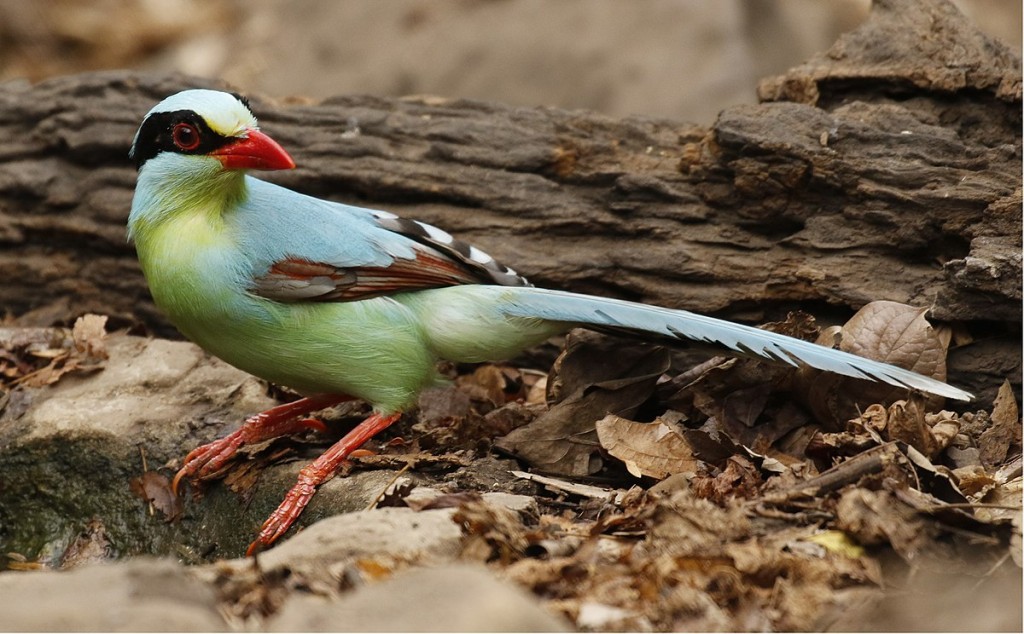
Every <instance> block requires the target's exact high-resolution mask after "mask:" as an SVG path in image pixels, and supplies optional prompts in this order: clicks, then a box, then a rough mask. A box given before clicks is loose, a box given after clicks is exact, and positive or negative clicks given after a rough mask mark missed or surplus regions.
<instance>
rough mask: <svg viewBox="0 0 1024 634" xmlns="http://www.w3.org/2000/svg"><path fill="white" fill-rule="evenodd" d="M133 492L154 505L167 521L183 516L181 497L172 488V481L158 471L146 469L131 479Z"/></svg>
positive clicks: (130, 484)
mask: <svg viewBox="0 0 1024 634" xmlns="http://www.w3.org/2000/svg"><path fill="white" fill-rule="evenodd" d="M128 484H129V486H130V487H131V490H132V493H134V494H135V495H136V497H139V498H141V499H142V500H145V501H146V502H148V503H150V504H152V505H153V508H154V509H156V510H157V511H159V512H160V513H161V514H162V515H163V516H164V518H165V519H166V520H167V521H174V520H176V519H178V517H180V516H181V511H182V505H181V498H179V497H178V496H177V495H175V494H174V491H172V490H171V481H170V480H168V479H167V476H165V475H163V474H161V473H159V472H157V471H146V472H143V474H142V475H141V476H139V477H137V478H132V479H131V480H130V481H129V483H128Z"/></svg>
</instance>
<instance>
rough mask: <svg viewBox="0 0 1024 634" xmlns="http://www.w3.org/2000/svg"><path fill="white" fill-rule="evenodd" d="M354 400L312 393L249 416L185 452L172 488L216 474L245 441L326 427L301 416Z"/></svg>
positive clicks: (258, 440)
mask: <svg viewBox="0 0 1024 634" xmlns="http://www.w3.org/2000/svg"><path fill="white" fill-rule="evenodd" d="M349 400H352V397H349V396H311V397H307V398H301V399H299V400H297V401H294V402H292V403H285V404H284V405H278V406H277V407H273V408H271V409H268V410H267V411H265V412H262V413H260V414H256V415H255V416H250V417H249V418H247V419H246V420H245V422H244V423H243V424H242V426H241V427H239V428H238V429H236V430H235V431H233V432H231V433H230V434H228V435H227V436H224V437H223V438H218V439H217V440H214V441H213V442H210V443H207V444H205V445H200V446H199V447H196V448H195V449H193V450H192V451H191V452H189V454H188V455H187V456H185V461H184V464H183V465H182V467H181V469H179V470H178V473H177V474H175V476H174V481H173V482H172V483H171V489H172V490H173V491H174V493H175V494H177V493H178V488H179V487H180V486H181V481H182V480H183V479H185V478H188V479H190V480H193V481H199V480H203V479H207V478H209V477H211V476H213V475H214V474H216V473H217V472H218V471H219V470H220V469H221V468H222V467H223V466H224V465H225V464H227V463H228V461H229V460H231V458H232V457H234V455H235V453H237V452H238V449H239V448H241V447H242V446H243V445H248V444H252V443H255V442H260V441H261V440H269V439H271V438H277V437H278V436H285V435H288V434H294V433H298V432H300V431H304V430H307V429H316V430H318V431H323V430H324V424H323V423H321V422H320V421H318V420H316V419H312V418H300V417H301V416H305V415H306V414H309V413H310V412H315V411H316V410H319V409H323V408H325V407H331V406H332V405H337V404H338V403H342V402H345V401H349Z"/></svg>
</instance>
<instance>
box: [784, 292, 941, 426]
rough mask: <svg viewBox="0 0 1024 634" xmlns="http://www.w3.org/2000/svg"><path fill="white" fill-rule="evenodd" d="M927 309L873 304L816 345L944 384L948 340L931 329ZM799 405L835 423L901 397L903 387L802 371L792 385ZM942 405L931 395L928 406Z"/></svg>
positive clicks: (865, 307)
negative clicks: (796, 386) (905, 370)
mask: <svg viewBox="0 0 1024 634" xmlns="http://www.w3.org/2000/svg"><path fill="white" fill-rule="evenodd" d="M926 312H928V309H927V308H917V307H914V306H908V305H906V304H901V303H898V302H890V301H878V302H871V303H870V304H868V305H866V306H864V307H863V308H861V309H860V310H859V311H857V313H856V314H855V315H854V316H853V317H851V318H850V320H849V321H848V322H846V324H845V325H843V327H842V328H841V329H839V330H838V331H836V330H834V329H829V330H826V331H825V332H823V333H822V336H821V337H819V339H818V343H820V344H823V345H826V346H829V347H838V348H839V349H840V350H842V351H844V352H850V353H852V354H856V355H858V356H862V357H866V358H868V359H874V360H876V361H882V362H883V363H888V364H891V365H895V366H899V367H901V368H906V369H908V370H913V371H914V372H917V373H918V374H923V375H924V376H929V377H932V378H934V379H937V380H939V381H945V380H946V344H947V343H948V337H943V336H940V333H939V332H937V331H936V330H935V329H934V328H932V326H931V324H929V323H928V320H927V319H925V317H924V315H925V313H926ZM797 385H798V391H799V392H800V394H801V397H802V399H803V400H804V402H805V403H806V404H807V405H808V406H809V407H810V409H811V411H812V412H814V414H815V416H816V417H817V418H818V420H819V421H820V422H822V423H826V424H830V425H832V426H835V427H836V428H838V426H839V424H840V423H841V422H843V421H845V420H847V419H849V418H850V417H851V416H853V415H854V414H855V413H856V412H857V411H858V408H859V410H861V411H863V410H864V409H865V408H866V407H868V406H869V405H871V404H873V403H888V402H891V401H893V400H895V399H897V398H906V396H907V391H906V390H905V389H902V388H899V387H895V386H891V385H887V384H882V383H876V382H873V381H868V380H861V379H853V378H850V377H845V376H841V375H837V374H832V373H826V372H820V371H817V370H813V369H810V368H802V369H801V371H800V372H799V379H798V381H797ZM932 402H934V403H936V404H939V403H941V399H937V398H935V397H930V400H929V403H932Z"/></svg>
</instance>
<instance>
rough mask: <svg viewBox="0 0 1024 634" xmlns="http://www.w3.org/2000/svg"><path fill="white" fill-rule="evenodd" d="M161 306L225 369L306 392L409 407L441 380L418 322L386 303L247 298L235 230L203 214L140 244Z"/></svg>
mask: <svg viewBox="0 0 1024 634" xmlns="http://www.w3.org/2000/svg"><path fill="white" fill-rule="evenodd" d="M136 245H137V248H138V253H139V261H140V263H141V264H142V268H143V271H144V272H145V275H146V279H147V281H148V282H149V286H150V290H151V292H152V294H153V298H154V300H155V301H156V303H157V305H158V306H159V307H160V308H161V310H163V311H164V312H165V313H166V315H167V316H168V318H169V319H170V320H171V322H172V323H174V325H175V326H176V327H177V328H178V329H179V330H181V332H182V333H183V334H184V335H185V336H187V337H188V338H189V339H191V340H192V341H194V342H196V343H197V344H199V345H200V346H201V347H203V348H204V349H205V350H207V351H208V352H210V353H212V354H214V355H216V356H217V357H220V358H221V359H223V360H224V361H227V362H228V363H230V364H232V365H234V366H236V367H238V368H240V369H242V370H245V371H246V372H249V373H251V374H254V375H256V376H259V377H261V378H263V379H266V380H268V381H271V382H274V383H278V384H281V385H286V386H288V387H290V388H292V389H295V390H297V391H299V392H301V393H306V394H311V393H333V394H348V395H351V396H355V397H358V398H362V399H365V400H367V401H369V402H370V403H371V404H373V405H374V406H375V407H377V408H378V409H380V410H383V411H394V410H400V409H405V408H407V407H409V406H411V405H412V404H413V403H414V401H415V396H416V394H418V392H419V391H420V390H421V389H422V388H424V387H427V386H429V385H432V384H434V383H436V382H437V380H438V378H437V373H436V369H435V357H434V355H433V353H432V352H431V351H430V350H429V348H428V346H427V345H426V343H425V341H424V337H423V334H422V332H421V329H420V327H419V325H418V323H417V321H416V319H415V315H414V314H413V313H412V311H410V310H409V309H408V308H406V307H405V306H403V305H402V304H400V303H398V302H396V301H393V300H391V299H388V298H383V297H381V298H374V299H369V300H364V301H359V302H346V303H317V302H301V303H288V304H284V303H279V302H274V301H270V300H267V299H263V298H260V297H256V296H253V295H252V294H250V293H249V292H247V290H246V289H247V287H248V279H249V276H250V275H251V271H250V270H249V269H248V265H247V261H246V258H245V256H244V254H241V253H239V252H238V251H237V249H236V247H235V244H234V241H233V240H232V235H231V232H230V229H229V227H227V226H225V223H224V222H223V221H222V220H221V219H220V217H219V216H217V215H215V214H209V213H204V210H200V209H197V210H195V212H194V213H190V214H178V215H176V216H175V217H173V218H170V219H168V220H166V221H165V222H163V223H161V224H160V225H159V226H156V227H149V228H147V229H146V230H144V231H142V232H140V233H139V235H137V236H136Z"/></svg>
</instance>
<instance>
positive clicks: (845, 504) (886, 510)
mask: <svg viewBox="0 0 1024 634" xmlns="http://www.w3.org/2000/svg"><path fill="white" fill-rule="evenodd" d="M835 528H837V529H839V530H841V531H844V532H846V533H848V534H850V535H851V536H853V538H854V539H856V540H857V542H858V543H860V544H862V545H864V546H877V545H880V544H885V543H888V544H891V545H892V547H893V550H895V551H896V552H897V553H898V554H899V555H900V556H901V557H902V558H903V559H905V560H906V561H913V560H914V558H915V556H916V555H917V553H918V552H919V551H921V550H922V549H923V548H925V547H926V544H927V543H928V542H929V541H931V540H932V539H934V535H933V534H932V531H931V530H929V523H928V522H926V521H925V520H924V519H923V518H921V517H920V516H919V515H918V513H917V512H916V511H915V510H914V509H912V508H910V507H909V506H907V505H906V504H903V503H901V502H900V501H898V500H897V499H896V497H895V496H894V495H893V494H892V493H890V492H889V491H872V490H870V489H865V488H850V489H848V490H846V491H845V492H844V493H843V494H842V496H841V497H840V498H839V503H838V504H837V505H836V521H835Z"/></svg>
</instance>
